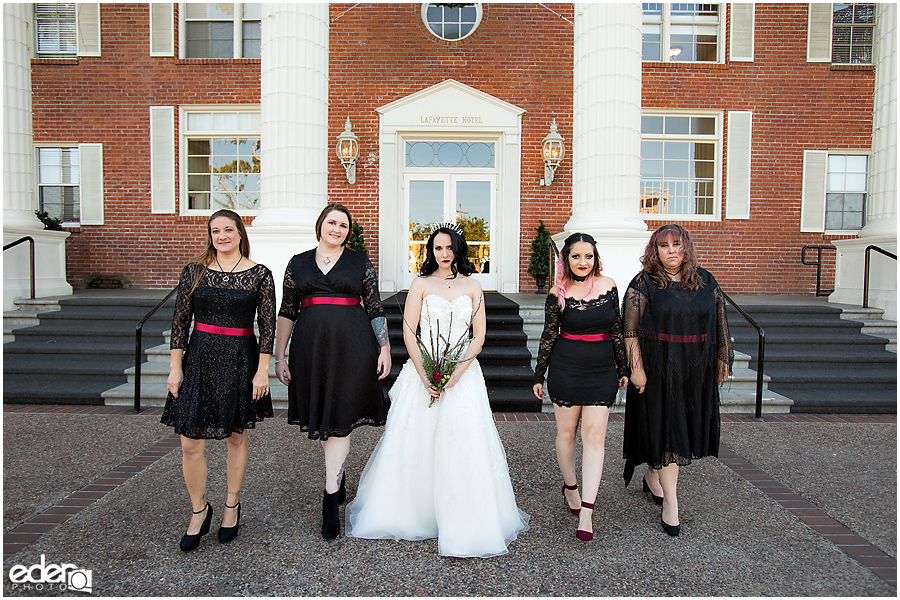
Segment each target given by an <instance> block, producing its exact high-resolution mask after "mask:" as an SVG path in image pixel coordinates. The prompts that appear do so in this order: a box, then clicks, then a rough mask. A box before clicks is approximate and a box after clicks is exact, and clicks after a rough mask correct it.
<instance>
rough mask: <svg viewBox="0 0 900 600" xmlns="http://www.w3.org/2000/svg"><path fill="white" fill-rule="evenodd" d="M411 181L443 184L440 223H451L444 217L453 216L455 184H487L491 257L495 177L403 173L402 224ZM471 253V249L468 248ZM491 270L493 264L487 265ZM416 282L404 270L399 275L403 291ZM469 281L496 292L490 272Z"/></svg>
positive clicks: (448, 172) (441, 172) (446, 172)
mask: <svg viewBox="0 0 900 600" xmlns="http://www.w3.org/2000/svg"><path fill="white" fill-rule="evenodd" d="M411 181H443V182H444V186H445V187H444V220H445V221H446V220H449V221H450V222H454V219H447V218H446V216H447V215H449V214H452V213H453V212H454V208H455V207H456V206H458V203H459V199H458V198H457V195H456V192H457V189H456V183H457V182H460V181H487V182H489V183H490V184H491V213H490V215H489V217H488V222H489V225H490V234H489V239H490V244H491V256H492V257H493V254H494V231H495V229H496V227H495V226H494V221H495V220H496V218H497V216H496V215H497V173H496V172H487V173H484V172H480V173H475V172H468V170H467V172H465V173H457V172H454V170H453V169H442V170H435V171H431V172H428V171H416V172H413V173H405V174H404V175H403V212H404V214H403V219H404V222H406V223H409V190H410V185H409V183H410V182H411ZM470 252H471V247H470ZM491 263H492V265H491V266H492V267H493V260H492V261H491ZM415 278H416V274H415V273H409V270H408V269H407V271H406V272H404V273H403V289H407V288H409V285H410V283H412V280H413V279H415ZM472 278H473V279H475V280H477V281H478V282H479V283H480V284H481V289H483V290H496V289H497V276H496V274H495V273H494V272H493V268H492V269H491V270H490V271H489V272H488V273H485V274H481V273H474V274H472Z"/></svg>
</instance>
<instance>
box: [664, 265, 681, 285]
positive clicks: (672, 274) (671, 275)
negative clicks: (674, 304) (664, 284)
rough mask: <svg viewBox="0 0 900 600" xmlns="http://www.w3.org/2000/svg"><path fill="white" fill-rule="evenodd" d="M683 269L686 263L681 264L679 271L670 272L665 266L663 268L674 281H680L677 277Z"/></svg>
mask: <svg viewBox="0 0 900 600" xmlns="http://www.w3.org/2000/svg"><path fill="white" fill-rule="evenodd" d="M682 269H684V265H681V268H680V269H678V270H677V271H675V272H674V273H670V272H669V271H667V270H666V269H665V268H663V271H666V274H667V275H668V276H669V278H670V279H671V280H672V281H678V280H677V279H676V277H678V274H679V273H681V271H682Z"/></svg>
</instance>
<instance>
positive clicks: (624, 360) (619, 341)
mask: <svg viewBox="0 0 900 600" xmlns="http://www.w3.org/2000/svg"><path fill="white" fill-rule="evenodd" d="M612 301H613V309H614V310H615V311H616V320H615V321H613V324H612V327H610V328H609V334H610V337H611V338H612V343H613V354H614V355H615V358H616V376H617V377H619V378H620V379H621V378H622V377H628V374H629V370H628V357H627V356H626V355H625V335H624V333H623V331H622V315H621V313H620V311H619V290H618V289H617V288H613V289H612Z"/></svg>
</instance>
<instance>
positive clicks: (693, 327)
mask: <svg viewBox="0 0 900 600" xmlns="http://www.w3.org/2000/svg"><path fill="white" fill-rule="evenodd" d="M697 272H698V274H699V275H700V277H701V279H702V281H703V287H701V288H700V289H698V290H696V291H692V290H689V289H687V288H685V287H684V286H683V285H682V284H681V283H680V282H671V283H669V285H668V286H666V287H665V288H660V287H659V286H658V285H657V284H656V283H654V281H653V279H652V278H651V277H650V276H649V275H648V274H646V273H644V272H643V271H642V272H641V273H638V275H637V276H635V278H634V279H633V280H632V281H631V284H630V285H629V286H628V291H627V292H626V293H625V303H624V304H625V307H624V315H623V320H624V325H625V337H626V338H637V340H638V348H639V352H638V353H637V354H636V355H634V356H631V367H632V370H633V369H634V368H635V367H637V366H639V365H642V366H643V369H644V372H645V373H646V374H647V386H646V387H645V389H644V393H643V394H638V391H637V388H635V387H634V385H632V384H630V383H629V385H628V392H627V395H626V402H625V440H624V458H625V472H624V474H623V476H624V477H625V485H628V482H629V481H631V477H632V475H633V474H634V469H635V467H636V466H637V465H640V464H642V463H647V464H648V465H649V466H650V467H652V468H654V469H659V468H662V467H664V466H666V465H669V464H672V463H676V464H678V465H679V466H683V465H688V464H690V463H691V459H692V458H703V457H704V456H718V454H719V386H718V384H717V375H718V373H719V370H720V369H728V372H729V373H730V371H731V365H732V363H733V362H734V351H733V350H732V348H731V338H730V337H729V334H728V322H727V320H726V318H725V299H724V297H723V296H722V290H721V289H719V285H718V284H717V283H716V280H715V279H714V278H713V276H712V275H711V274H710V273H709V272H708V271H706V270H704V269H698V270H697Z"/></svg>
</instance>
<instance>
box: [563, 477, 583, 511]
mask: <svg viewBox="0 0 900 600" xmlns="http://www.w3.org/2000/svg"><path fill="white" fill-rule="evenodd" d="M566 490H578V484H577V483H576V484H575V485H566V482H565V481H563V486H562V495H563V502H565V503H566V508H568V509H569V512H571V513H572V514H573V515H575V516H576V517H577V516H578V515H580V514H581V508H572V507H571V506H569V501H568V499H567V498H566Z"/></svg>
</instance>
